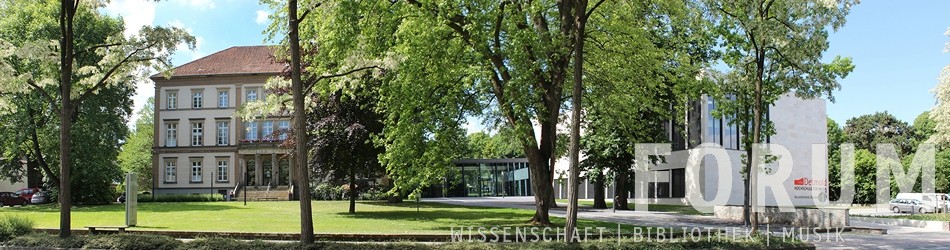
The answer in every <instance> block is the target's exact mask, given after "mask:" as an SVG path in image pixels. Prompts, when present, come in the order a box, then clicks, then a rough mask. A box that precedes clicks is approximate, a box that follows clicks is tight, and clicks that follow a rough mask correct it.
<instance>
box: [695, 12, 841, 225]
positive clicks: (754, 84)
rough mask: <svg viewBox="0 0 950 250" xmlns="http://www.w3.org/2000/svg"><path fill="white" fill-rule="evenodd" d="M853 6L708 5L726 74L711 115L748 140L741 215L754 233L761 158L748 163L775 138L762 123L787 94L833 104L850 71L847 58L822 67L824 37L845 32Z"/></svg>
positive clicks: (836, 58) (825, 45)
mask: <svg viewBox="0 0 950 250" xmlns="http://www.w3.org/2000/svg"><path fill="white" fill-rule="evenodd" d="M855 4H857V1H854V0H833V1H825V0H751V1H716V0H708V1H706V5H707V7H708V9H709V10H710V11H711V16H712V18H713V20H714V21H715V23H716V25H717V30H718V31H719V33H720V35H721V36H720V38H721V39H722V45H721V46H722V47H723V62H724V63H725V64H726V65H728V66H729V70H730V71H729V72H728V73H727V75H726V77H725V78H724V79H726V82H727V84H725V85H724V86H723V88H721V90H723V91H719V92H718V93H713V96H715V97H717V100H719V101H720V104H719V107H721V109H717V110H718V111H717V114H718V115H719V116H720V117H722V116H728V117H734V119H733V120H732V121H733V122H732V124H738V125H740V126H739V127H740V133H741V134H744V135H746V136H744V139H743V143H744V145H745V151H746V155H747V156H752V157H748V160H746V162H745V169H744V171H742V172H743V173H745V174H744V176H743V179H744V180H745V183H746V185H745V186H746V188H745V189H746V199H745V210H746V212H745V214H747V215H748V216H746V217H747V218H748V220H747V221H749V222H750V224H751V225H752V230H753V232H756V230H757V227H758V223H759V221H758V216H757V214H756V213H752V214H749V212H748V211H749V208H750V207H749V206H750V204H754V203H755V202H756V200H755V199H756V198H755V197H756V191H755V190H756V189H755V187H756V186H757V184H756V179H757V176H758V172H759V165H758V164H756V163H760V162H761V161H759V160H758V159H757V158H761V157H760V156H753V155H752V144H753V143H762V142H765V140H764V139H765V138H766V137H768V136H769V135H771V134H774V130H773V129H772V126H771V122H770V121H768V120H767V119H766V116H767V114H768V107H769V106H771V105H772V104H773V103H774V102H775V101H776V100H778V99H779V98H780V97H782V96H783V95H785V94H788V93H790V92H793V93H794V94H795V95H796V96H798V97H802V98H817V97H822V96H826V97H828V98H829V99H830V100H832V101H834V98H833V96H832V95H831V92H832V91H833V90H835V89H838V88H840V84H839V83H838V82H837V80H838V79H840V78H844V77H846V76H847V75H848V73H850V72H851V71H852V70H853V68H854V66H853V65H852V64H851V60H850V58H841V57H835V58H834V60H832V61H831V62H830V63H825V62H822V59H823V58H824V55H823V54H824V52H825V51H826V50H827V49H828V45H829V43H828V34H829V31H836V30H837V29H838V28H840V27H842V26H844V24H845V17H846V16H847V14H848V13H849V12H850V10H851V7H853V6H854V5H855ZM730 96H731V97H734V98H728V97H730Z"/></svg>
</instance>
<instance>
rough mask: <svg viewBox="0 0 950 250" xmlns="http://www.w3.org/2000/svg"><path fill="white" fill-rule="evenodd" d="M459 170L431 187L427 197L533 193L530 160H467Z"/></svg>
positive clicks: (458, 164) (461, 164)
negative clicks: (529, 169)
mask: <svg viewBox="0 0 950 250" xmlns="http://www.w3.org/2000/svg"><path fill="white" fill-rule="evenodd" d="M455 165H456V166H457V170H458V172H456V173H455V174H450V175H449V176H447V177H446V179H445V181H444V182H443V183H442V184H441V185H433V186H432V187H430V188H429V189H427V191H426V193H425V195H424V196H426V197H484V196H531V195H532V193H531V180H530V179H529V172H528V161H527V159H525V158H513V159H463V160H457V161H455Z"/></svg>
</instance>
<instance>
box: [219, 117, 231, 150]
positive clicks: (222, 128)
mask: <svg viewBox="0 0 950 250" xmlns="http://www.w3.org/2000/svg"><path fill="white" fill-rule="evenodd" d="M229 142H230V141H229V140H228V122H227V121H222V122H218V145H228V143H229Z"/></svg>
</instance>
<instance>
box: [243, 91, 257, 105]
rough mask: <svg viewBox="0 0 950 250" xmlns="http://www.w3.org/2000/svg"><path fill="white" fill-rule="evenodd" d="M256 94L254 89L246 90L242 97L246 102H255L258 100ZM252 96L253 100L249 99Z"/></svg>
mask: <svg viewBox="0 0 950 250" xmlns="http://www.w3.org/2000/svg"><path fill="white" fill-rule="evenodd" d="M251 94H253V95H251ZM257 94H258V93H257V89H256V88H253V89H248V90H247V93H246V94H245V95H244V99H246V100H247V102H253V101H257V99H258V98H259V97H258V96H257ZM252 96H253V98H251V97H252Z"/></svg>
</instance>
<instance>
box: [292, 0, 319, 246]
mask: <svg viewBox="0 0 950 250" xmlns="http://www.w3.org/2000/svg"><path fill="white" fill-rule="evenodd" d="M287 7H288V19H289V22H288V24H289V25H290V72H291V73H290V78H291V82H292V86H291V87H292V88H293V89H292V90H291V91H292V92H293V96H294V115H293V120H294V140H295V144H296V145H295V151H294V155H295V157H294V159H295V160H296V161H297V162H296V164H295V165H296V166H294V167H295V168H296V169H297V171H298V172H297V173H298V174H299V175H298V178H297V186H299V187H300V188H299V190H300V242H301V243H304V244H310V243H313V240H314V235H313V211H312V210H311V208H310V176H309V175H310V174H309V172H310V171H308V169H307V143H306V142H307V141H308V140H307V129H306V126H307V124H306V117H304V96H303V83H302V82H301V81H300V37H299V33H298V31H299V28H298V24H299V23H300V20H298V19H297V18H298V16H297V0H290V1H288V6H287Z"/></svg>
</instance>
